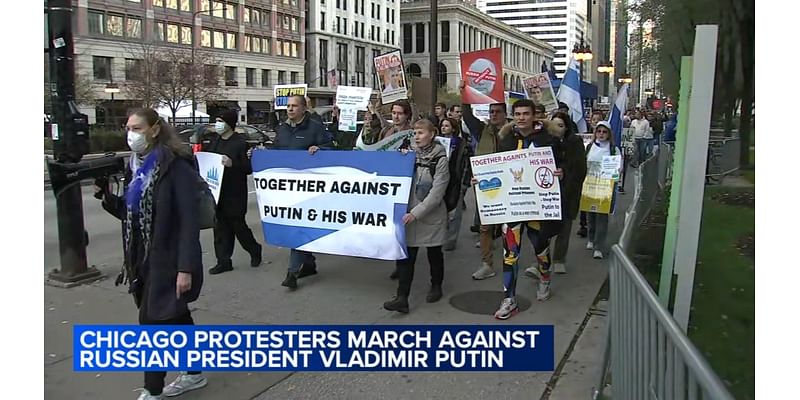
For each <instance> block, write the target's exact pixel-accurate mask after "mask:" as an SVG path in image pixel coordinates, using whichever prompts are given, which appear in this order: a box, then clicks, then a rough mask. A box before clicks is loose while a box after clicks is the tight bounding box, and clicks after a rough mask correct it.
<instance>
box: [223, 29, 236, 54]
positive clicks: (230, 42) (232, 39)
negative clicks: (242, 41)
mask: <svg viewBox="0 0 800 400" xmlns="http://www.w3.org/2000/svg"><path fill="white" fill-rule="evenodd" d="M226 36H227V40H226V41H225V48H227V49H228V50H236V34H235V33H230V32H229V33H227V34H226Z"/></svg>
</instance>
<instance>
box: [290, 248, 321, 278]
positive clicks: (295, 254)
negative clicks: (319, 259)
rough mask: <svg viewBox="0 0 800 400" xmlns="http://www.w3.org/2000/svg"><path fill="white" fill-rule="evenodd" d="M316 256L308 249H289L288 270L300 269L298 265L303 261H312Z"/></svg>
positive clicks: (295, 271) (297, 270) (295, 270)
mask: <svg viewBox="0 0 800 400" xmlns="http://www.w3.org/2000/svg"><path fill="white" fill-rule="evenodd" d="M314 260H316V258H315V257H314V255H313V254H311V252H310V251H303V250H297V249H291V250H289V272H292V273H295V274H296V273H297V272H299V271H300V266H301V265H303V264H304V263H309V264H310V263H313V262H314Z"/></svg>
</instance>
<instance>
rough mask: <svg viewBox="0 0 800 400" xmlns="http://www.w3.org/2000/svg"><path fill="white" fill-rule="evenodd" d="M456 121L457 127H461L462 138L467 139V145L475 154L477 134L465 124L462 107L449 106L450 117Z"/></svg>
mask: <svg viewBox="0 0 800 400" xmlns="http://www.w3.org/2000/svg"><path fill="white" fill-rule="evenodd" d="M449 118H452V119H454V120H456V121H458V123H459V125H461V132H463V133H464V136H466V137H467V138H469V143H470V147H471V150H472V152H473V154H474V153H475V146H476V144H477V143H478V136H479V135H478V133H479V132H476V131H474V130H473V128H472V127H471V126H470V125H468V124H467V123H466V121H465V120H464V113H463V107H462V106H461V105H460V104H453V105H452V106H450V117H449Z"/></svg>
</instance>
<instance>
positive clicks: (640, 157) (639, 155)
mask: <svg viewBox="0 0 800 400" xmlns="http://www.w3.org/2000/svg"><path fill="white" fill-rule="evenodd" d="M635 142H636V160H637V164H641V163H643V162H644V160H647V139H638V138H637V139H635Z"/></svg>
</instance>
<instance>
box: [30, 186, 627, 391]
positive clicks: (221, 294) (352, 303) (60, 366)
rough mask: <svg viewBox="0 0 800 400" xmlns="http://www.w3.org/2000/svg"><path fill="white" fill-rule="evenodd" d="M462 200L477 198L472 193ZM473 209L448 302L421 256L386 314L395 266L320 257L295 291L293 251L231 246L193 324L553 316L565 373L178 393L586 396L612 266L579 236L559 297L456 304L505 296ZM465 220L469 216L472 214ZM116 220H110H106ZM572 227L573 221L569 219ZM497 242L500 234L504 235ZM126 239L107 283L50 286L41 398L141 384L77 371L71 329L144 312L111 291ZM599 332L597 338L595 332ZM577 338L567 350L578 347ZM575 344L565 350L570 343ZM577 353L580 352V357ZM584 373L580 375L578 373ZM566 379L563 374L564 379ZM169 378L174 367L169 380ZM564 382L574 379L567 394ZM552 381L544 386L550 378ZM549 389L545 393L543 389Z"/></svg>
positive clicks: (247, 376)
mask: <svg viewBox="0 0 800 400" xmlns="http://www.w3.org/2000/svg"><path fill="white" fill-rule="evenodd" d="M630 197H631V195H625V196H620V198H619V201H618V210H624V209H625V208H627V204H628V202H629V199H630ZM467 203H468V204H470V203H472V204H474V200H473V199H472V196H471V195H470V196H469V198H468V199H467ZM473 210H474V206H472V207H469V208H468V210H467V211H466V212H465V220H464V223H463V225H462V229H461V234H460V239H459V244H458V247H457V249H456V251H454V252H446V253H445V270H446V272H445V281H444V286H443V289H444V294H445V296H444V298H443V299H442V300H441V301H439V302H438V303H435V304H428V303H425V294H426V292H427V289H428V285H429V283H428V281H429V272H428V265H427V259H426V257H422V256H421V257H419V260H418V264H417V267H416V273H415V281H414V285H413V287H412V293H411V300H410V301H411V313H410V314H408V315H399V314H395V313H391V312H387V311H385V310H384V309H383V308H382V303H383V302H384V301H386V300H388V299H389V298H391V296H392V295H393V294H394V292H395V290H396V281H391V280H389V279H388V275H389V274H390V273H391V271H392V270H393V268H394V264H393V263H392V262H383V261H374V260H365V259H357V258H350V257H338V256H328V255H320V256H318V258H317V264H318V266H319V271H320V273H319V275H316V276H312V277H308V278H304V279H303V280H301V281H300V288H299V289H298V290H297V291H295V292H289V291H288V290H286V288H284V287H282V286H280V282H281V281H282V280H283V278H284V277H285V274H286V260H287V257H288V251H287V250H285V249H278V248H273V247H266V246H265V251H264V263H263V265H262V266H261V267H260V268H251V267H249V264H248V261H249V259H248V258H247V255H246V254H244V252H243V251H242V250H241V248H240V247H238V245H237V248H236V251H235V254H234V260H233V261H234V266H235V269H234V271H232V272H228V273H225V274H222V275H216V276H207V277H206V278H205V283H204V288H203V293H202V295H201V296H200V298H199V300H198V301H197V302H195V303H193V306H194V309H193V317H194V320H195V322H196V323H197V324H553V325H555V332H556V343H555V344H556V346H555V350H556V351H555V353H556V359H555V365H557V366H558V365H559V364H560V363H561V361H562V359H564V358H565V357H567V359H568V361H567V362H565V367H564V368H563V371H557V373H556V375H555V376H554V374H553V373H550V372H547V373H466V372H465V373H391V372H381V373H305V372H298V373H208V374H207V376H208V380H209V384H208V386H207V387H206V388H204V389H202V390H198V391H195V392H191V393H187V394H185V395H183V396H181V398H182V399H220V398H225V399H228V400H235V399H273V398H275V399H283V398H292V399H318V398H326V399H376V398H385V399H423V398H424V399H450V398H463V399H486V398H495V399H538V398H548V397H550V395H549V393H550V392H551V391H552V393H553V397H552V398H554V399H555V398H560V399H568V398H576V397H573V393H575V394H576V395H580V396H581V397H584V396H587V397H588V395H589V389H591V386H592V385H593V384H594V380H595V379H596V374H592V373H590V371H592V370H594V369H596V368H597V366H598V365H599V359H601V358H602V352H603V346H602V345H601V344H604V342H603V339H602V338H601V336H602V335H604V334H605V332H604V328H602V327H601V325H602V324H603V321H602V318H600V319H595V320H594V322H591V323H590V324H587V325H586V327H585V328H584V329H583V330H582V332H583V333H584V334H587V335H591V337H590V338H589V339H584V338H579V337H576V333H578V330H579V328H580V327H581V325H582V323H583V321H584V320H585V319H586V318H587V313H589V311H590V309H592V307H593V304H594V303H595V298H596V296H597V294H598V291H599V290H600V287H601V286H602V284H603V282H604V281H605V279H606V276H607V267H606V264H605V263H604V262H602V261H598V260H593V259H592V258H591V252H590V251H589V250H586V249H585V243H586V242H585V240H583V239H580V238H577V236H575V235H574V233H573V236H572V238H571V239H572V242H571V244H570V252H569V257H568V273H567V274H566V275H555V276H554V279H553V297H552V299H551V300H549V301H547V302H543V303H542V302H537V301H536V300H535V292H536V289H535V285H534V282H535V281H534V280H532V279H531V278H528V277H525V276H521V277H520V279H519V282H518V293H519V295H520V296H523V297H525V298H527V299H529V300H533V304H532V306H531V308H530V309H528V310H525V311H522V312H520V313H519V314H518V315H516V316H515V317H513V318H512V319H510V320H508V321H498V320H495V319H494V318H493V317H492V316H491V315H478V314H470V313H466V312H463V311H460V310H458V309H456V308H454V307H453V306H452V305H451V304H450V299H451V298H452V297H453V296H455V295H457V294H461V293H464V292H470V291H475V290H486V291H495V292H497V299H496V302H495V304H493V305H492V309H495V308H496V307H497V306H499V304H500V299H501V298H502V278H501V275H502V274H500V273H499V271H500V270H501V268H502V255H501V252H502V250H500V248H499V247H500V246H499V245H498V246H497V247H498V250H497V251H496V254H495V266H496V268H497V270H498V275H497V276H495V277H494V278H491V279H488V280H484V281H474V280H472V279H471V277H470V275H471V274H472V272H473V271H474V270H475V269H476V268H477V266H478V264H479V263H480V252H479V249H477V248H475V246H474V244H475V241H476V239H477V235H476V234H473V233H470V232H469V225H470V222H471V219H472V218H471V216H472V215H473V212H474V211H473ZM250 211H251V212H250V213H248V223H249V224H250V226H251V228H252V229H253V231H254V233H255V234H256V236H257V238H263V236H262V233H261V232H262V231H261V228H260V225H259V224H258V216H257V215H256V213H255V212H253V210H252V209H251V210H250ZM467 216H469V217H467ZM623 217H624V212H622V211H618V212H617V214H616V215H615V216H614V218H613V219H612V226H611V227H610V234H611V235H612V237H616V235H617V234H618V232H619V230H620V228H621V224H622V219H623ZM109 218H110V217H109ZM574 225H575V226H576V228H577V225H578V224H577V222H576V223H575V224H574ZM201 239H202V243H203V248H204V251H205V252H204V255H203V262H204V265H205V267H206V268H208V267H210V266H213V265H214V263H215V260H214V257H213V238H212V235H211V232H210V231H204V232H203V233H202V234H201ZM498 244H499V242H498ZM118 251H119V247H118V246H116V247H115V248H114V249H109V250H108V256H107V257H106V258H104V259H102V260H90V263H96V264H98V265H97V267H98V268H99V269H100V270H101V271H102V272H104V273H105V275H106V277H107V279H105V280H102V281H99V282H96V283H94V284H91V285H85V286H81V287H76V288H72V289H61V288H55V287H49V286H46V287H45V309H44V318H45V352H44V363H45V397H46V398H48V399H50V398H52V399H72V398H82V399H125V398H130V399H133V398H135V396H136V394H135V393H133V392H129V391H130V390H133V389H134V388H138V387H141V386H142V374H141V373H101V374H95V373H76V372H73V371H72V369H73V367H72V362H73V358H72V326H73V325H74V324H94V323H109V324H110V323H117V324H135V323H136V316H137V310H136V308H135V306H134V304H133V300H132V298H131V297H130V295H128V294H127V293H126V288H123V287H115V286H114V285H113V282H114V278H115V277H116V275H117V273H118V271H119V268H120V267H119V265H120V261H121V256H120V254H119V253H118ZM532 260H533V254H532V251H531V246H530V243H529V242H528V241H527V240H525V241H524V243H523V254H522V258H521V263H520V272H522V270H523V269H524V268H526V267H528V266H530V264H531V262H532ZM598 335H599V336H598ZM571 344H572V346H571ZM570 347H574V348H575V349H576V351H573V352H572V354H566V351H567V350H568V348H570ZM576 352H578V353H580V354H577V353H576ZM579 371H580V372H582V373H583V374H579V373H578V372H579ZM562 375H563V376H562ZM173 377H174V373H170V374H169V375H168V377H167V380H168V381H169V380H170V379H172V378H173ZM561 382H566V383H567V384H568V385H569V388H568V389H571V390H569V391H568V392H563V394H562V391H561V387H560V386H561ZM549 383H550V384H551V385H554V386H553V387H550V388H548V384H549ZM543 395H544V396H543Z"/></svg>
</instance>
